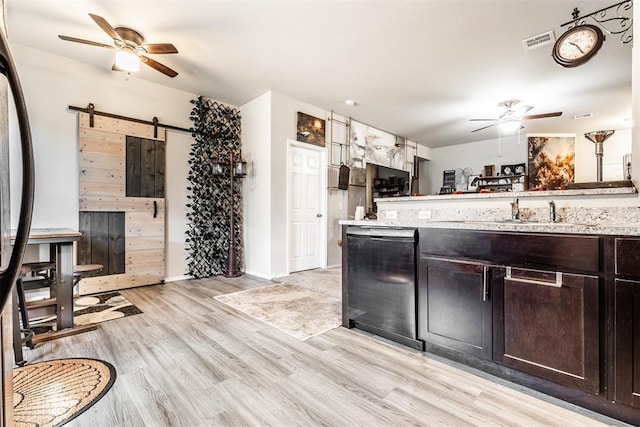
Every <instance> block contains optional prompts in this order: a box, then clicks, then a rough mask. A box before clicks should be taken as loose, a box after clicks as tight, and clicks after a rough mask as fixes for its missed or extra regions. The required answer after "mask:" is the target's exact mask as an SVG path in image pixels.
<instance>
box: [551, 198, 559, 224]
mask: <svg viewBox="0 0 640 427" xmlns="http://www.w3.org/2000/svg"><path fill="white" fill-rule="evenodd" d="M549 222H558V216H557V215H556V202H554V201H553V200H552V201H550V202H549Z"/></svg>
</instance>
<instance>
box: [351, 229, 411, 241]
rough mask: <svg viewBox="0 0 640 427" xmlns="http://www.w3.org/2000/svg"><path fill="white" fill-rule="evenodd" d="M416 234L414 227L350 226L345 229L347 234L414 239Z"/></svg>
mask: <svg viewBox="0 0 640 427" xmlns="http://www.w3.org/2000/svg"><path fill="white" fill-rule="evenodd" d="M416 234H417V229H415V228H387V227H351V228H349V229H347V236H361V237H382V238H392V239H411V240H415V238H416Z"/></svg>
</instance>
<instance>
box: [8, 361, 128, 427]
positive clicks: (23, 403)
mask: <svg viewBox="0 0 640 427" xmlns="http://www.w3.org/2000/svg"><path fill="white" fill-rule="evenodd" d="M115 380H116V370H115V368H114V367H113V366H112V365H111V364H110V363H107V362H103V361H100V360H95V359H59V360H51V361H48V362H38V363H33V364H29V365H26V366H24V367H22V368H16V369H14V370H13V407H14V416H15V426H16V427H33V426H38V427H49V426H61V425H64V424H66V423H67V422H68V421H70V420H72V419H74V418H75V417H77V416H78V415H80V414H81V413H82V412H84V411H85V410H87V409H88V408H89V407H91V405H93V404H94V403H96V402H97V401H98V400H100V398H102V396H104V395H105V394H106V393H107V392H108V391H109V389H110V388H111V386H112V385H113V383H114V381H115Z"/></svg>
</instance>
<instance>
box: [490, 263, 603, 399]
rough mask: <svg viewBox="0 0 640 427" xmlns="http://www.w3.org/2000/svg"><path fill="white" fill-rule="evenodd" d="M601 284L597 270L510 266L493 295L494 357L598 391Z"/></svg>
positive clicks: (503, 362) (531, 372) (516, 366)
mask: <svg viewBox="0 0 640 427" xmlns="http://www.w3.org/2000/svg"><path fill="white" fill-rule="evenodd" d="M598 284H599V279H598V277H595V276H583V275H574V274H563V275H562V276H561V277H559V276H558V275H557V274H556V273H555V272H544V271H532V270H521V269H507V272H506V274H505V277H504V279H503V283H502V284H501V286H498V289H497V290H496V292H495V294H496V295H495V299H494V310H495V312H494V313H495V314H494V322H495V324H496V325H497V327H498V328H497V329H496V332H494V335H495V336H496V341H495V354H494V357H495V360H496V361H497V362H499V363H502V364H504V365H506V366H509V367H512V368H514V369H517V370H519V371H522V372H526V373H529V374H531V375H535V376H537V377H540V378H545V379H548V380H551V381H554V382H557V383H561V384H565V385H568V386H572V387H576V388H580V389H583V390H585V391H588V392H590V393H598V392H599V390H600V381H599V372H600V370H599V363H600V362H599V360H600V359H599V343H600V341H599V335H600V334H599V328H598V323H599V310H598V287H599V286H598Z"/></svg>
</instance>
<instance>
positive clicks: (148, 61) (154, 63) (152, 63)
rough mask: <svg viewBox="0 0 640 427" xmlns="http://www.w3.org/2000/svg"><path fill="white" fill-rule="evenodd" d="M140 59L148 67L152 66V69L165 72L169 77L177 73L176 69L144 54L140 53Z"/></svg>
mask: <svg viewBox="0 0 640 427" xmlns="http://www.w3.org/2000/svg"><path fill="white" fill-rule="evenodd" d="M140 60H141V61H142V62H144V63H145V64H147V65H148V66H149V67H151V68H153V69H154V70H157V71H160V72H161V73H163V74H166V75H167V76H169V77H175V76H177V75H178V73H177V72H176V71H174V70H172V69H171V68H169V67H167V66H166V65H164V64H161V63H159V62H158V61H156V60H153V59H151V58H148V57H146V56H144V55H140Z"/></svg>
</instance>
